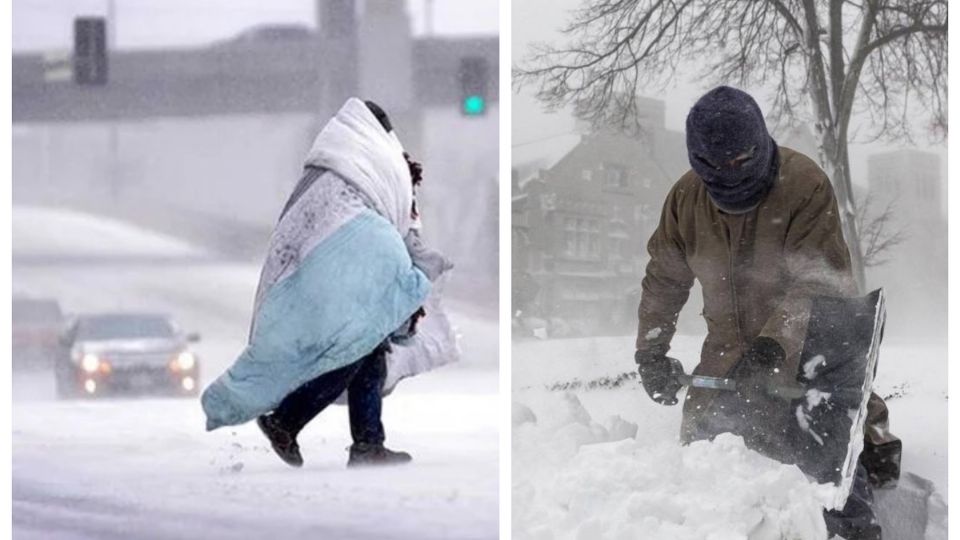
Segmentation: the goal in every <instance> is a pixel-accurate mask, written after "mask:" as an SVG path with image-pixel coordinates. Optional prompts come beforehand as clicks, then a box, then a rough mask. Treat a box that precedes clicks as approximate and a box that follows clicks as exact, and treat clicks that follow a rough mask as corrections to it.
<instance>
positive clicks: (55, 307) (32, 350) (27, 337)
mask: <svg viewBox="0 0 960 540" xmlns="http://www.w3.org/2000/svg"><path fill="white" fill-rule="evenodd" d="M64 323H65V319H64V316H63V311H62V310H61V309H60V304H59V303H58V302H57V301H56V300H54V299H51V298H29V297H24V296H14V298H13V311H12V328H13V333H12V338H13V339H12V341H13V347H12V349H13V358H12V363H13V368H14V369H37V368H46V369H50V366H52V365H53V360H54V358H56V356H57V352H58V350H59V347H60V343H59V336H60V333H61V332H62V331H63V326H64Z"/></svg>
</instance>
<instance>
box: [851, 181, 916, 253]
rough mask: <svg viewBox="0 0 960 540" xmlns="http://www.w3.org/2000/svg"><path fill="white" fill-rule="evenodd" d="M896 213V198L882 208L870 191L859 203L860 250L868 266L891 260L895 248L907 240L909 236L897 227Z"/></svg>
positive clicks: (858, 228)
mask: <svg viewBox="0 0 960 540" xmlns="http://www.w3.org/2000/svg"><path fill="white" fill-rule="evenodd" d="M895 215H896V201H895V200H890V201H888V202H887V204H886V205H884V206H883V207H882V208H880V207H878V206H877V203H876V199H874V197H873V195H872V194H871V193H869V192H868V193H867V196H866V197H864V199H863V201H862V202H861V203H860V204H859V205H857V230H858V231H860V251H861V253H863V265H864V266H865V267H866V268H872V267H875V266H882V265H884V264H886V263H887V262H889V261H890V256H891V252H892V251H893V248H895V247H897V246H898V245H900V244H902V243H903V242H904V241H906V239H907V236H906V234H905V233H904V231H903V230H902V229H899V228H898V227H897V224H896V221H895V217H894V216H895Z"/></svg>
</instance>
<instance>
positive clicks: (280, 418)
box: [257, 362, 361, 467]
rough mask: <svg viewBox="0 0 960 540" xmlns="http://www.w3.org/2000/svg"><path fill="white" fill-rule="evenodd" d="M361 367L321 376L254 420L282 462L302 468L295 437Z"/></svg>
mask: <svg viewBox="0 0 960 540" xmlns="http://www.w3.org/2000/svg"><path fill="white" fill-rule="evenodd" d="M360 365H361V362H354V363H353V364H350V365H348V366H345V367H342V368H340V369H337V370H334V371H331V372H329V373H324V374H323V375H320V376H319V377H317V378H315V379H313V380H311V381H309V382H307V383H305V384H303V385H302V386H300V387H299V388H297V389H296V390H294V391H293V392H291V393H290V394H288V395H287V397H285V398H284V399H283V401H281V402H280V405H279V406H277V408H276V409H275V410H274V411H273V413H271V414H265V415H263V416H261V417H259V418H257V426H259V427H260V431H262V432H263V434H264V435H265V436H266V437H267V439H268V440H269V441H270V446H272V447H273V451H274V452H276V453H277V455H278V456H279V457H280V459H282V460H283V461H284V463H286V464H287V465H290V466H292V467H300V466H302V465H303V456H302V455H300V445H299V444H298V443H297V434H299V433H300V430H302V429H303V427H304V426H306V425H307V423H308V422H310V420H313V418H314V417H315V416H317V415H318V414H320V411H322V410H323V409H324V408H326V407H327V405H329V404H330V403H332V402H333V401H334V400H335V399H337V396H339V395H340V394H342V393H343V391H344V389H346V387H347V385H348V384H349V383H350V379H351V378H353V375H354V374H355V373H356V372H357V370H358V369H360Z"/></svg>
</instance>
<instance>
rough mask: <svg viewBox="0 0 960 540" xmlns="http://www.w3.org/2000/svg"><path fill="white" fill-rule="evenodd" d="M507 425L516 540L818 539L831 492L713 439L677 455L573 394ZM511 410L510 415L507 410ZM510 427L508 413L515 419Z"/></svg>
mask: <svg viewBox="0 0 960 540" xmlns="http://www.w3.org/2000/svg"><path fill="white" fill-rule="evenodd" d="M558 401H559V403H554V404H553V406H552V407H550V409H551V410H553V411H554V412H557V413H559V414H555V415H554V418H552V419H549V420H546V421H540V422H531V421H530V415H527V414H521V415H519V416H520V417H522V418H523V420H522V421H521V422H519V423H518V425H515V426H514V439H513V460H514V465H513V475H514V479H513V529H514V531H513V532H514V535H515V537H516V538H534V539H544V540H545V539H554V538H556V539H560V538H570V539H588V538H645V539H651V540H656V539H671V540H684V539H691V540H693V539H696V540H703V539H707V540H725V539H749V540H780V539H802V540H816V539H826V538H827V533H826V528H825V525H824V522H823V517H822V509H823V507H824V505H826V504H828V503H829V502H830V500H831V498H832V496H833V493H834V488H833V487H832V486H829V485H817V484H814V483H812V482H810V481H809V480H807V478H806V477H805V476H804V475H803V473H801V472H800V470H799V469H797V468H796V467H795V466H787V465H783V464H781V463H778V462H776V461H773V460H771V459H768V458H765V457H763V456H761V455H760V454H757V453H755V452H752V451H750V450H747V448H746V447H745V446H744V444H743V441H742V439H740V438H739V437H735V436H732V435H721V436H720V437H718V438H717V439H716V440H715V441H713V442H706V441H702V442H697V443H694V444H691V445H689V446H685V447H682V446H680V445H679V444H678V443H677V442H676V441H670V440H663V439H660V440H656V439H655V440H653V441H650V440H648V439H647V438H646V437H645V436H644V434H643V433H640V438H639V439H638V438H636V437H637V426H636V425H635V424H632V423H630V422H627V421H625V420H623V419H622V418H620V417H619V416H613V417H611V418H610V419H609V420H607V421H606V422H604V423H603V424H601V423H598V422H596V421H595V420H594V419H593V418H591V416H590V414H589V413H588V412H587V410H586V409H584V407H583V406H582V405H581V404H580V402H579V400H578V399H577V398H576V397H575V396H574V395H573V394H566V395H564V396H563V397H560V398H559V400H558ZM515 410H516V409H515ZM516 420H518V418H517V416H516V415H515V421H516Z"/></svg>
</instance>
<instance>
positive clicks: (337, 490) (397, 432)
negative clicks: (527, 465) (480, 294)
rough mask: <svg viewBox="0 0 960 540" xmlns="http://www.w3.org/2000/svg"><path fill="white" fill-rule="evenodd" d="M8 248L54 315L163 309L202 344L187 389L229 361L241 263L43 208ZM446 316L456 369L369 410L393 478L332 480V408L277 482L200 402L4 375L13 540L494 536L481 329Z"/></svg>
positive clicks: (267, 464)
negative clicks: (86, 397) (88, 390)
mask: <svg viewBox="0 0 960 540" xmlns="http://www.w3.org/2000/svg"><path fill="white" fill-rule="evenodd" d="M18 231H19V232H18ZM14 238H15V241H14V271H13V285H14V287H13V288H14V292H15V293H16V294H27V295H33V296H43V297H54V298H57V299H58V300H59V301H60V302H61V305H62V306H63V308H64V309H65V310H66V311H68V312H86V311H99V310H150V311H163V312H168V313H170V314H172V315H173V316H174V318H175V319H176V320H177V321H178V322H179V323H180V324H181V326H182V327H183V328H184V329H185V330H187V331H198V332H200V333H201V334H202V336H203V341H202V342H201V343H199V344H198V345H197V346H196V350H197V352H198V355H199V357H200V358H201V362H202V364H201V365H202V373H201V377H202V379H203V381H202V382H208V381H209V380H211V379H212V378H213V377H215V376H216V375H217V374H219V373H220V372H221V371H222V370H223V369H224V368H225V367H227V366H228V365H229V364H230V363H231V362H232V361H233V359H234V358H235V356H236V354H237V353H238V352H239V351H240V350H241V349H242V347H243V344H244V340H245V337H246V332H247V325H248V324H249V313H250V308H251V306H252V299H253V294H254V290H255V287H256V281H257V278H258V271H259V269H258V268H257V267H256V266H255V265H249V264H238V263H231V262H224V261H219V260H216V259H214V258H212V257H210V256H208V255H207V254H205V253H203V252H201V251H198V250H196V249H195V248H193V247H192V246H189V245H186V244H182V243H181V242H179V241H177V240H176V239H170V238H159V237H157V236H156V235H155V234H153V233H151V232H149V231H142V230H137V229H136V228H132V227H129V226H127V225H125V224H120V223H115V222H110V221H109V220H100V219H96V220H94V219H92V218H90V217H88V216H76V215H73V214H71V213H69V212H61V211H50V210H46V209H26V210H24V209H16V210H15V213H14ZM18 239H20V240H19V241H18ZM107 240H109V242H107ZM105 242H106V243H105ZM107 246H109V248H108V247H107ZM450 311H451V318H452V319H453V321H454V324H456V325H457V326H458V327H459V329H460V332H461V333H462V335H463V348H464V351H465V354H464V358H463V361H462V362H461V363H459V364H457V365H453V366H449V367H446V368H443V369H441V370H438V371H437V372H434V373H428V374H425V375H423V376H420V377H417V378H415V379H412V380H408V381H404V382H402V383H400V386H399V387H398V389H397V390H396V392H395V393H394V394H393V395H391V396H390V397H388V398H387V400H386V401H385V405H384V409H385V410H384V424H385V426H386V428H387V442H388V444H389V445H390V446H392V447H395V448H400V449H404V450H407V451H409V452H411V453H412V454H413V456H414V462H413V463H412V464H410V465H409V466H404V467H395V468H388V469H375V470H346V469H345V467H344V465H345V462H346V457H347V454H346V447H347V446H348V445H349V444H350V440H349V430H348V421H347V416H346V409H345V408H344V407H332V408H331V409H330V410H328V411H325V412H324V413H323V414H322V415H321V416H320V417H318V418H317V419H316V420H315V421H314V422H313V423H312V424H310V425H309V426H308V427H307V429H306V430H305V431H304V432H303V434H302V435H301V447H302V448H303V452H304V458H305V460H306V465H305V466H304V468H302V469H291V468H289V467H287V466H286V465H284V464H283V463H282V462H280V460H279V459H278V458H277V457H276V456H275V455H273V453H272V451H271V450H270V449H269V446H268V445H267V443H266V441H265V439H264V438H263V437H262V435H261V434H260V433H259V431H258V430H257V428H256V427H255V426H254V425H252V424H250V425H244V426H240V427H238V428H235V429H222V430H218V431H215V432H212V433H206V432H204V430H203V426H204V421H203V415H202V411H201V410H200V406H199V402H198V400H195V399H172V398H171V399H105V400H94V401H56V400H54V399H53V380H52V375H51V374H50V373H49V372H33V373H18V374H16V375H15V377H14V406H13V525H14V535H15V537H16V538H24V539H27V538H44V539H50V538H54V539H60V538H185V537H186V538H275V537H277V536H278V535H282V537H284V538H318V537H319V538H361V539H362V538H437V539H440V538H452V537H456V538H492V537H496V536H497V534H498V503H497V496H498V472H497V471H498V428H497V418H498V413H497V411H498V401H497V364H498V358H497V344H496V343H497V322H496V319H495V314H492V313H491V314H487V311H485V310H483V309H480V308H477V307H476V306H472V305H466V304H454V305H451V306H450Z"/></svg>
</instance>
